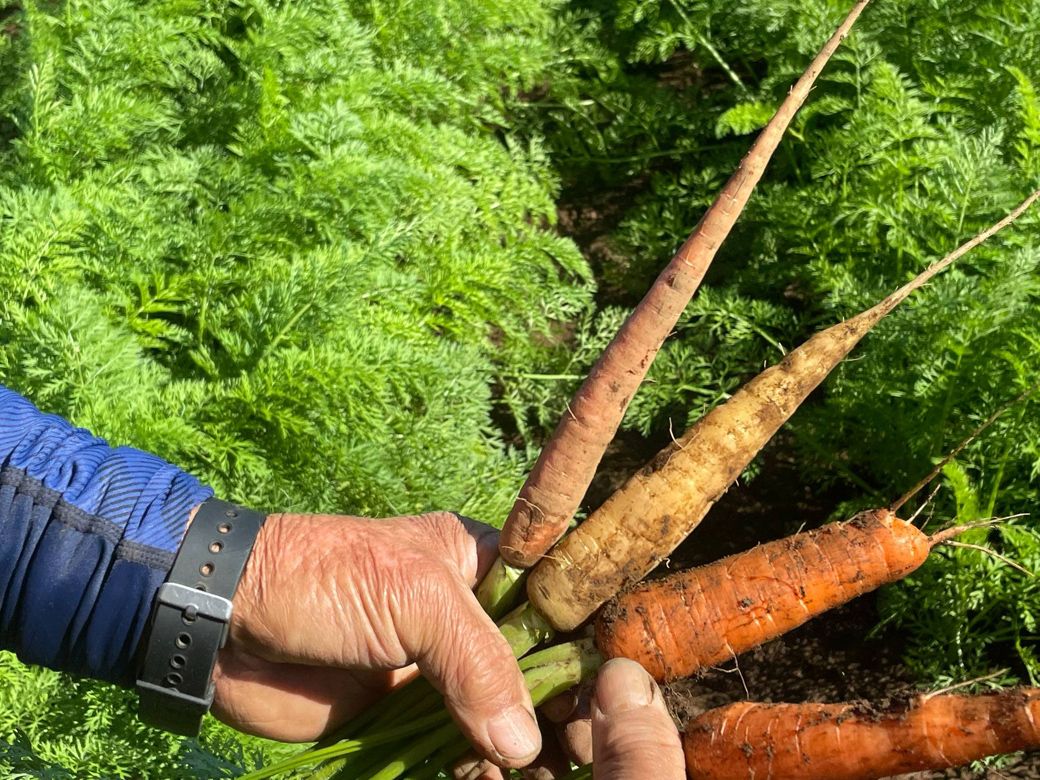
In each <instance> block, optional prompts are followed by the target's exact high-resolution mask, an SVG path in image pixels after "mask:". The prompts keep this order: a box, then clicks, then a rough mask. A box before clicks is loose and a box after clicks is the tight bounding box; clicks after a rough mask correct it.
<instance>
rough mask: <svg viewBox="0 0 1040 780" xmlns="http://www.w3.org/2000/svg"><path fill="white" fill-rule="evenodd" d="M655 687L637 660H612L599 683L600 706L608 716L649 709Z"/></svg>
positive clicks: (600, 709) (596, 699)
mask: <svg viewBox="0 0 1040 780" xmlns="http://www.w3.org/2000/svg"><path fill="white" fill-rule="evenodd" d="M653 684H654V683H653V680H651V679H650V675H648V674H647V673H646V672H645V671H643V667H641V666H640V665H639V664H637V663H636V662H635V661H628V660H625V659H620V658H619V659H616V660H614V661H609V662H607V663H606V664H604V666H603V668H602V669H601V670H600V673H599V678H598V679H597V681H596V698H595V702H596V707H597V709H599V711H600V712H602V713H603V714H604V715H619V714H621V713H622V712H628V711H629V710H634V709H637V708H639V707H646V706H647V705H649V704H650V702H651V701H653V698H654V688H653Z"/></svg>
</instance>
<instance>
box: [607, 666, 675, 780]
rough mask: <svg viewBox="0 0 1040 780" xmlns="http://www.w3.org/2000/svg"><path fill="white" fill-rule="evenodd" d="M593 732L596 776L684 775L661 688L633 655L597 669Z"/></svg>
mask: <svg viewBox="0 0 1040 780" xmlns="http://www.w3.org/2000/svg"><path fill="white" fill-rule="evenodd" d="M592 736H593V754H594V759H595V765H596V776H597V777H604V778H610V780H645V778H648V777H651V778H654V780H684V779H685V777H686V769H685V762H684V760H683V752H682V744H681V743H680V741H679V732H678V731H677V730H676V728H675V724H674V723H672V718H671V716H670V715H669V714H668V709H667V707H665V703H664V697H663V696H662V695H661V690H660V689H659V688H658V687H657V685H656V684H655V683H654V681H653V680H651V679H650V676H649V675H648V674H647V673H646V672H645V671H643V669H642V667H640V666H639V665H638V664H637V663H635V662H634V661H629V660H627V659H624V658H617V659H614V660H612V661H608V662H607V663H606V664H605V665H604V666H603V668H602V669H601V670H600V673H599V678H598V680H597V682H596V694H595V696H594V698H593V703H592Z"/></svg>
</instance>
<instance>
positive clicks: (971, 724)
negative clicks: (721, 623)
mask: <svg viewBox="0 0 1040 780" xmlns="http://www.w3.org/2000/svg"><path fill="white" fill-rule="evenodd" d="M1038 747H1040V689H1037V688H1019V689H1009V690H1006V691H1001V692H1000V693H994V694H986V695H981V696H964V695H955V694H945V695H932V696H920V697H918V698H916V699H915V700H914V701H912V702H911V703H910V704H909V706H902V707H897V708H884V709H878V708H875V707H873V706H871V705H869V704H856V703H851V704H756V703H752V702H738V703H736V704H730V705H728V706H726V707H720V708H718V709H714V710H710V711H708V712H706V713H704V714H703V715H701V716H699V717H698V718H695V719H694V720H693V721H691V722H690V723H689V724H688V725H687V727H686V733H685V735H684V738H683V748H684V750H685V753H686V769H687V772H688V774H689V777H690V778H691V780H747V778H751V777H753V778H756V780H768V778H785V780H836V778H841V780H873V778H878V777H889V776H891V775H902V774H905V773H907V772H918V771H923V770H929V769H945V768H947V767H955V766H961V765H963V764H967V763H970V762H972V761H975V760H977V759H980V758H985V757H986V756H992V755H998V754H1001V753H1011V752H1015V751H1018V750H1031V749H1035V748H1038Z"/></svg>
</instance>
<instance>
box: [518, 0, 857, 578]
mask: <svg viewBox="0 0 1040 780" xmlns="http://www.w3.org/2000/svg"><path fill="white" fill-rule="evenodd" d="M868 2H869V0H859V2H857V3H856V5H855V7H854V8H853V9H852V10H851V11H850V12H849V15H848V17H847V18H846V19H845V21H844V22H842V24H841V26H840V27H839V28H838V30H837V32H835V33H834V35H833V36H832V37H831V39H830V40H829V41H827V43H826V45H825V46H824V47H823V49H822V50H821V51H820V53H819V54H818V55H817V56H816V59H814V60H813V62H812V64H811V65H810V66H809V69H808V70H806V71H805V73H804V74H803V75H802V77H801V78H800V79H798V82H797V83H796V84H795V85H794V86H793V87H792V88H791V91H790V93H789V94H788V96H787V98H786V99H785V100H784V101H783V103H782V104H781V105H780V108H779V109H777V112H776V114H775V115H774V116H773V118H772V120H770V122H769V124H768V125H766V127H765V128H764V129H763V130H762V132H761V134H759V136H758V138H757V139H756V141H755V143H754V145H753V146H752V147H751V150H750V151H749V152H748V153H747V156H746V157H745V158H744V159H743V160H742V161H741V163H740V166H739V167H738V168H737V170H736V172H735V173H734V174H733V176H732V177H731V178H730V180H729V181H728V182H727V183H726V186H725V187H724V188H723V190H722V192H721V193H720V194H719V196H718V198H716V199H715V202H714V203H713V204H712V206H711V208H709V209H708V211H707V212H705V214H704V216H703V217H702V218H701V221H700V223H699V224H698V225H697V227H696V228H695V229H694V231H693V233H692V234H691V235H690V237H689V238H688V239H687V240H686V242H685V243H684V244H683V245H682V247H681V248H680V249H679V251H678V253H677V254H676V255H675V257H674V258H673V259H672V261H671V262H670V263H669V264H668V265H667V267H665V269H664V270H663V271H662V272H661V274H660V276H658V277H657V280H656V281H655V282H654V284H653V286H652V287H651V288H650V291H649V292H647V294H646V296H645V297H644V298H643V300H642V301H641V302H640V304H639V305H638V306H637V307H636V308H635V309H634V310H633V311H632V314H631V315H629V318H628V320H627V321H626V322H625V324H624V325H623V326H622V327H621V329H620V330H619V331H618V333H617V335H616V336H615V337H614V340H613V341H612V342H611V343H610V344H609V345H608V346H607V348H606V350H605V351H604V352H603V355H602V356H601V357H600V359H599V361H598V362H597V363H596V365H595V366H594V367H593V368H592V371H591V372H590V373H589V375H588V377H587V378H586V379H585V382H584V383H583V384H582V386H581V388H580V389H579V390H578V392H577V393H576V394H575V396H574V398H573V399H572V400H571V403H570V405H569V406H568V408H567V413H566V414H564V415H563V418H562V419H561V420H560V423H559V425H558V426H557V428H556V431H555V433H554V434H553V436H552V438H551V439H550V440H549V442H548V443H546V445H545V447H544V448H543V449H542V452H541V454H540V456H539V458H538V461H537V463H535V466H534V468H533V469H532V471H531V474H530V475H529V476H528V478H527V482H526V483H525V484H524V486H523V488H522V489H521V491H520V495H519V497H518V498H517V500H516V503H515V504H514V506H513V509H512V511H511V512H510V514H509V517H508V519H507V520H506V523H505V527H504V528H503V531H502V537H501V543H500V545H499V550H500V552H501V555H502V557H503V558H504V559H505V560H506V561H507V562H508V563H510V564H513V565H514V566H520V567H524V568H526V567H528V566H532V565H534V564H535V563H536V562H537V561H538V559H539V558H541V557H542V555H544V554H545V553H546V552H547V551H548V550H549V548H550V547H552V546H553V544H555V543H556V541H557V540H558V539H559V538H560V537H561V536H562V535H563V533H564V532H565V531H566V530H567V525H568V523H570V520H571V517H573V516H574V512H575V511H576V510H577V508H578V504H579V503H580V502H581V499H582V497H583V496H584V495H585V491H586V490H587V489H588V487H589V484H590V483H591V482H592V477H593V475H594V474H595V471H596V466H598V465H599V462H600V460H601V459H602V458H603V453H604V452H606V449H607V445H608V444H610V441H611V440H612V439H613V438H614V434H615V433H616V432H617V429H618V426H619V425H620V424H621V419H622V417H624V415H625V410H626V409H627V408H628V404H629V401H631V399H632V396H633V395H634V394H635V392H636V389H637V388H638V387H639V385H640V383H641V382H642V381H643V378H644V377H645V376H646V372H647V370H648V369H649V367H650V364H651V363H652V362H653V360H654V357H655V356H656V355H657V352H658V350H659V349H660V348H661V344H662V343H664V340H665V338H666V337H667V336H668V334H669V333H670V332H671V331H672V328H674V327H675V323H676V322H677V321H678V320H679V316H680V315H681V314H682V312H683V309H685V308H686V304H688V303H689V302H690V298H691V297H693V294H694V292H696V290H697V287H698V286H699V285H700V283H701V279H703V278H704V274H705V272H706V271H707V269H708V266H709V265H710V263H711V261H712V260H713V259H714V257H715V253H716V252H717V251H718V248H719V246H720V245H721V244H722V242H723V241H724V240H725V239H726V237H727V236H728V235H729V232H730V230H731V229H732V227H733V225H734V223H735V222H736V221H737V218H738V217H739V216H740V213H741V212H742V211H743V209H744V206H745V205H746V204H747V201H748V198H749V197H750V196H751V191H752V190H753V189H754V187H755V185H756V184H757V183H758V181H759V179H761V178H762V173H763V171H764V170H765V167H766V165H767V164H768V162H769V159H770V157H771V156H772V154H773V152H774V150H775V149H776V147H777V145H778V144H779V143H780V139H781V138H782V137H783V134H784V131H785V130H786V129H787V126H788V125H789V124H790V122H791V119H792V118H793V117H794V115H795V113H796V112H797V111H798V109H799V108H800V107H801V105H802V103H803V102H804V101H805V99H806V98H807V97H808V95H809V91H810V90H811V88H812V85H813V83H814V82H815V81H816V77H817V76H818V75H819V74H820V71H821V70H823V67H824V65H826V63H827V61H828V60H829V59H830V57H831V55H832V54H833V53H834V51H835V50H836V49H837V48H838V46H839V44H840V43H841V41H842V40H844V38H845V37H846V36H847V35H848V32H849V29H850V28H851V27H852V25H853V23H854V22H855V21H856V19H857V18H858V17H859V15H860V13H861V12H862V11H863V9H864V8H865V7H866V5H867V3H868Z"/></svg>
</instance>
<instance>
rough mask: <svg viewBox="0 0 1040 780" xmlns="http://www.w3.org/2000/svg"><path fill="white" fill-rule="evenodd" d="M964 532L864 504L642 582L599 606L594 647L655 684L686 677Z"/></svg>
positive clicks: (906, 570) (898, 572) (907, 566)
mask: <svg viewBox="0 0 1040 780" xmlns="http://www.w3.org/2000/svg"><path fill="white" fill-rule="evenodd" d="M962 530H964V529H963V528H951V529H948V530H946V531H942V532H940V533H938V534H935V535H934V536H932V537H930V538H929V537H928V536H926V535H925V534H923V533H921V532H920V531H919V530H917V529H916V528H914V526H912V525H910V524H909V523H907V522H904V521H903V520H900V519H899V518H898V517H896V516H895V515H894V514H893V513H892V512H890V511H889V510H887V509H873V510H869V511H867V512H862V513H860V514H859V515H857V516H856V517H854V518H852V519H851V520H848V521H846V522H843V523H830V524H828V525H825V526H823V527H822V528H817V529H814V530H812V531H807V532H805V533H798V534H794V535H793V536H788V537H786V538H784V539H778V540H776V541H773V542H769V543H767V544H762V545H759V546H758V547H755V548H753V549H751V550H747V551H745V552H742V553H738V554H737V555H731V556H729V557H728V558H723V559H722V560H719V561H715V562H714V563H710V564H708V565H705V566H698V567H696V568H694V569H688V570H686V571H682V572H679V573H677V574H673V575H670V576H668V577H664V578H662V579H658V580H653V581H650V582H645V583H642V584H640V585H638V586H637V587H635V588H634V589H633V590H630V591H628V592H627V593H623V594H622V595H621V596H619V597H618V598H617V599H615V600H614V601H613V602H611V603H610V604H609V605H607V607H606V608H605V609H604V610H603V611H602V612H601V613H600V615H599V617H598V619H597V621H596V645H597V646H598V647H599V649H600V652H602V653H603V654H604V655H605V656H606V657H607V658H617V657H624V658H631V659H632V660H634V661H638V662H639V663H640V664H642V666H643V668H644V669H646V670H647V671H648V672H649V673H650V674H651V675H652V676H653V677H654V679H656V680H658V681H659V682H661V681H666V680H675V679H678V678H680V677H688V676H689V675H691V674H693V673H694V672H697V671H699V670H701V669H704V668H706V667H709V666H713V665H715V664H718V663H720V662H722V661H726V660H728V659H730V658H733V657H734V656H736V655H738V654H739V653H742V652H744V651H745V650H749V649H751V648H752V647H757V646H758V645H760V644H762V643H764V642H767V641H769V640H770V639H774V638H775V637H778V636H780V635H781V634H784V633H786V632H788V631H790V630H791V629H793V628H796V627H798V626H800V625H802V623H804V622H806V621H807V620H810V619H811V618H813V617H816V616H817V615H819V614H821V613H822V612H825V611H827V610H829V609H833V608H834V607H837V606H840V605H841V604H844V603H846V602H847V601H850V600H852V599H854V598H855V597H856V596H861V595H863V594H864V593H867V592H869V591H872V590H874V589H876V588H878V587H880V586H881V585H884V584H886V583H889V582H895V581H896V580H900V579H902V578H903V577H906V576H907V575H909V574H910V573H911V572H912V571H914V570H915V569H916V568H918V567H919V566H920V565H921V564H923V563H924V562H925V559H926V558H927V557H928V553H929V552H930V551H931V549H932V548H933V547H934V546H935V545H937V544H940V543H942V542H944V541H946V540H948V539H950V538H952V537H953V536H955V535H956V534H957V533H958V532H960V531H962Z"/></svg>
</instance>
